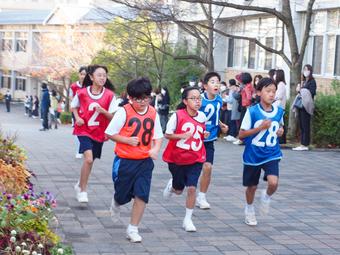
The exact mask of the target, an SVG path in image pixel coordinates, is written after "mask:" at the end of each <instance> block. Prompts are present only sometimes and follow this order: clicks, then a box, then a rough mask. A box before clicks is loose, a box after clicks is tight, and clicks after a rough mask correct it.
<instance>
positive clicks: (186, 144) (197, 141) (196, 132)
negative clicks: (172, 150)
mask: <svg viewBox="0 0 340 255" xmlns="http://www.w3.org/2000/svg"><path fill="white" fill-rule="evenodd" d="M182 131H184V132H190V133H191V134H193V135H192V138H193V139H194V141H191V142H190V141H188V140H189V139H190V138H191V137H190V138H187V139H181V140H179V141H178V142H177V143H176V146H177V147H178V148H181V149H184V150H190V149H191V150H193V151H199V150H200V149H201V148H202V145H203V141H202V139H201V135H202V134H203V133H204V130H203V128H202V127H201V126H196V127H195V125H194V124H193V123H190V122H186V123H184V125H183V126H182Z"/></svg>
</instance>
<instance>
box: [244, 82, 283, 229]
mask: <svg viewBox="0 0 340 255" xmlns="http://www.w3.org/2000/svg"><path fill="white" fill-rule="evenodd" d="M276 89H277V87H276V84H275V83H274V82H273V80H272V79H270V78H262V79H261V80H260V81H259V82H258V84H257V87H256V90H257V95H258V96H260V103H258V104H256V105H254V106H251V107H250V108H248V109H247V111H246V114H245V116H244V118H243V121H242V124H241V129H240V133H239V137H240V139H243V138H244V142H245V149H244V153H243V164H244V168H243V186H245V187H247V188H246V191H245V195H246V206H245V223H246V224H247V225H251V226H255V225H257V220H256V216H255V209H254V205H253V202H254V197H255V192H256V189H257V185H258V183H259V179H260V175H261V169H263V170H264V180H265V181H267V182H268V184H267V189H266V190H262V192H261V204H260V213H261V214H263V215H266V214H267V213H268V212H269V206H270V200H271V196H272V195H273V194H274V192H275V191H276V189H277V187H278V181H279V161H280V159H281V158H282V153H281V150H280V145H279V140H278V137H279V136H281V135H282V134H283V114H284V110H283V109H282V108H281V107H277V106H275V105H273V102H274V100H275V92H276Z"/></svg>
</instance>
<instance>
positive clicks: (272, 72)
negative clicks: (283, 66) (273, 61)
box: [268, 69, 275, 81]
mask: <svg viewBox="0 0 340 255" xmlns="http://www.w3.org/2000/svg"><path fill="white" fill-rule="evenodd" d="M274 74H275V69H270V70H269V71H268V77H269V78H270V79H272V80H273V81H274Z"/></svg>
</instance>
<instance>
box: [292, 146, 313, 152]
mask: <svg viewBox="0 0 340 255" xmlns="http://www.w3.org/2000/svg"><path fill="white" fill-rule="evenodd" d="M292 150H293V151H308V150H309V148H308V147H307V146H304V145H300V146H298V147H295V148H293V149H292Z"/></svg>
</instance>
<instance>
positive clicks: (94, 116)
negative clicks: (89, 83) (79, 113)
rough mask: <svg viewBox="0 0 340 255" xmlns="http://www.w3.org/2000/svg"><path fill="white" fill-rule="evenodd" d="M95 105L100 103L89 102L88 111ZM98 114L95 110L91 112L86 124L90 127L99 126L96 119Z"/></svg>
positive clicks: (93, 108)
mask: <svg viewBox="0 0 340 255" xmlns="http://www.w3.org/2000/svg"><path fill="white" fill-rule="evenodd" d="M97 106H100V105H99V104H98V103H91V104H90V105H89V111H93V110H95V108H96V107H97ZM98 115H99V112H97V111H95V112H94V113H93V114H92V116H91V118H90V119H89V122H88V124H87V125H88V126H89V127H91V126H99V121H96V119H97V117H98Z"/></svg>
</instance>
